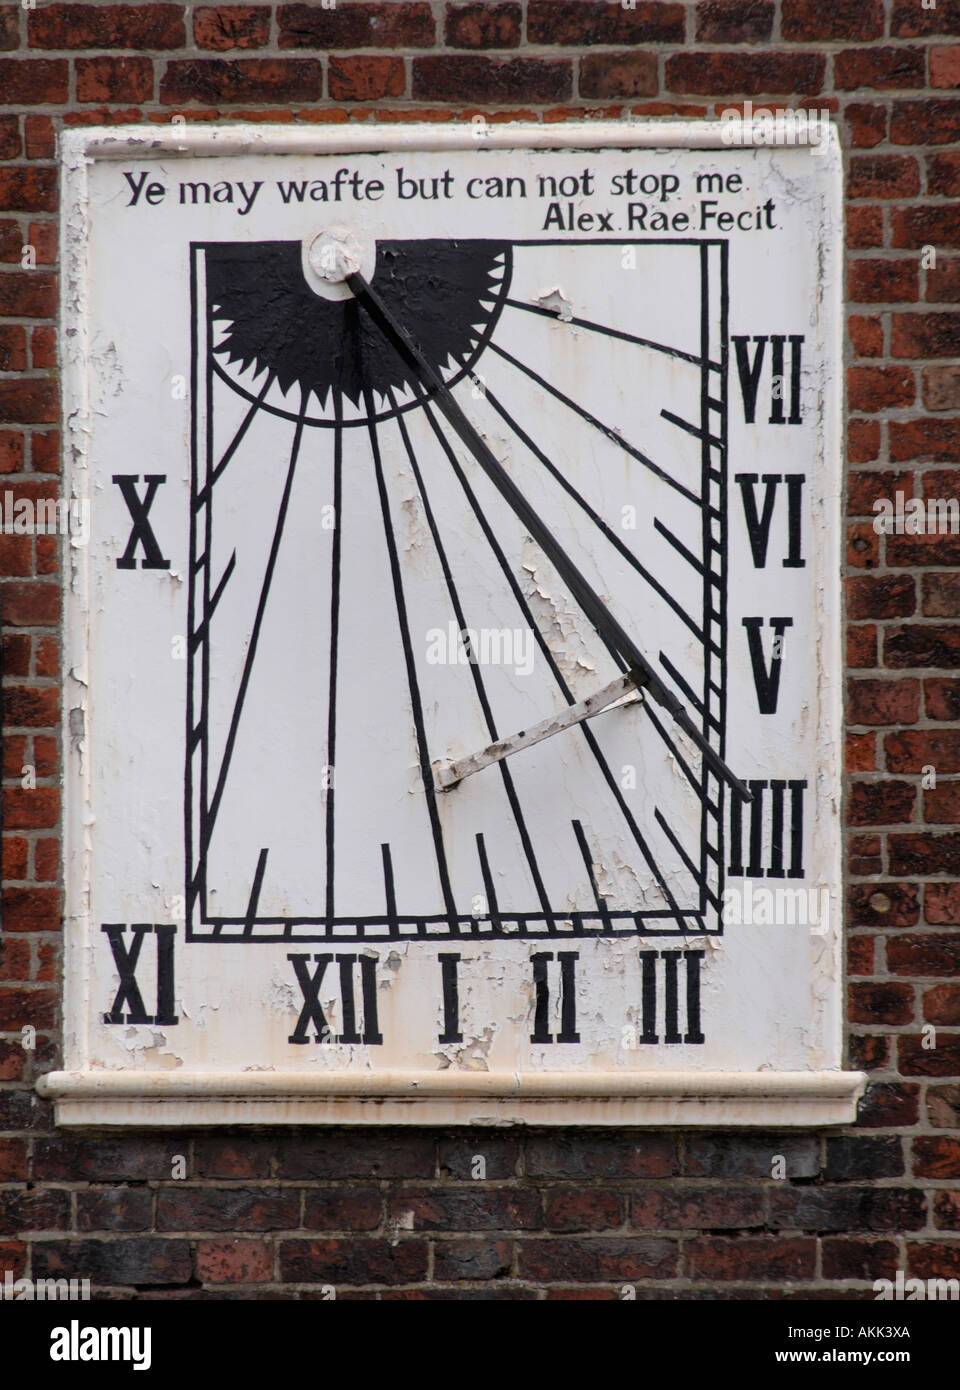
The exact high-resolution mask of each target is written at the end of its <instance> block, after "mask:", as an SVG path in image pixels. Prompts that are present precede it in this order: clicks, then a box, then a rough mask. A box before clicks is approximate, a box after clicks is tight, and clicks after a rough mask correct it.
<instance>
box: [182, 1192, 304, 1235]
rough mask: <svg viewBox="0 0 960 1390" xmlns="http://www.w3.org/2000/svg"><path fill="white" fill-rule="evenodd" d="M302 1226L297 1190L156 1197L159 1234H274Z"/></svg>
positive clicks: (195, 1193)
mask: <svg viewBox="0 0 960 1390" xmlns="http://www.w3.org/2000/svg"><path fill="white" fill-rule="evenodd" d="M299 1225H300V1193H299V1191H298V1190H297V1189H296V1188H289V1187H283V1188H268V1187H259V1188H235V1187H222V1188H211V1187H184V1186H183V1185H182V1184H180V1185H178V1186H177V1187H174V1188H163V1189H162V1190H161V1191H160V1192H158V1193H157V1230H158V1231H234V1230H237V1231H239V1230H244V1231H272V1230H290V1229H291V1228H294V1227H296V1226H299Z"/></svg>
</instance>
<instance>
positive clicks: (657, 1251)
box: [518, 1236, 680, 1283]
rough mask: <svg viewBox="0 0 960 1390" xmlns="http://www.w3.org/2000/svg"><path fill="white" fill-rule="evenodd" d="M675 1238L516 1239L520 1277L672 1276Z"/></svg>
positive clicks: (569, 1279) (566, 1279) (553, 1279)
mask: <svg viewBox="0 0 960 1390" xmlns="http://www.w3.org/2000/svg"><path fill="white" fill-rule="evenodd" d="M679 1248H680V1246H679V1242H678V1241H675V1240H665V1239H663V1238H662V1237H649V1236H647V1237H645V1236H591V1237H587V1238H579V1237H576V1236H571V1237H568V1238H566V1239H563V1238H558V1239H556V1240H544V1239H531V1240H522V1241H520V1243H519V1246H518V1249H519V1266H520V1277H521V1278H522V1279H534V1280H538V1281H542V1282H544V1283H554V1282H557V1283H570V1282H572V1281H574V1280H586V1281H587V1282H591V1283H592V1282H598V1283H610V1282H612V1281H618V1280H624V1279H672V1278H674V1277H675V1276H676V1274H677V1253H678V1251H679Z"/></svg>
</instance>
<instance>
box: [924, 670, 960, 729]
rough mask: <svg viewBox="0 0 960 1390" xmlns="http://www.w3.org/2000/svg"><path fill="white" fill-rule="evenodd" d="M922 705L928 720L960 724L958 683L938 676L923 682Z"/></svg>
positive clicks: (959, 686)
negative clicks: (949, 721)
mask: <svg viewBox="0 0 960 1390" xmlns="http://www.w3.org/2000/svg"><path fill="white" fill-rule="evenodd" d="M923 703H924V709H925V711H926V715H927V718H928V719H947V720H951V721H953V722H960V681H957V680H944V679H943V678H941V677H938V676H933V677H931V679H930V680H926V681H924V682H923Z"/></svg>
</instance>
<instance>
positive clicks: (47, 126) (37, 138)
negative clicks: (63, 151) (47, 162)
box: [23, 116, 57, 159]
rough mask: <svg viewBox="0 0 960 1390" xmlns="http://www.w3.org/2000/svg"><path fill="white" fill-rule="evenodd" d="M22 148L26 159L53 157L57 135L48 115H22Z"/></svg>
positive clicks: (55, 150)
mask: <svg viewBox="0 0 960 1390" xmlns="http://www.w3.org/2000/svg"><path fill="white" fill-rule="evenodd" d="M23 133H24V149H25V152H26V156H27V158H28V159H53V157H54V155H55V154H56V152H57V135H56V130H55V128H54V124H53V121H52V120H51V119H50V117H49V116H24V118H23Z"/></svg>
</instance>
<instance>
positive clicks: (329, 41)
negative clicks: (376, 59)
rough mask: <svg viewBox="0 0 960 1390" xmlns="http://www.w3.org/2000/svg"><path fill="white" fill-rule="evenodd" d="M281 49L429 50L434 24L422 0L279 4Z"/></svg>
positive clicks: (427, 7)
mask: <svg viewBox="0 0 960 1390" xmlns="http://www.w3.org/2000/svg"><path fill="white" fill-rule="evenodd" d="M277 20H278V25H279V29H280V47H281V48H319V49H332V48H431V47H432V46H433V43H434V39H435V31H436V25H435V23H434V18H433V13H432V11H431V8H430V5H429V4H428V3H427V2H426V0H421V2H420V3H417V4H407V3H405V4H393V3H379V4H364V3H351V4H349V5H344V4H339V5H336V6H335V7H334V8H333V9H329V10H327V9H323V8H321V7H320V6H319V5H316V4H310V5H281V6H280V8H279V10H278V12H277Z"/></svg>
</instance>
